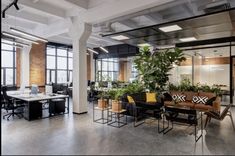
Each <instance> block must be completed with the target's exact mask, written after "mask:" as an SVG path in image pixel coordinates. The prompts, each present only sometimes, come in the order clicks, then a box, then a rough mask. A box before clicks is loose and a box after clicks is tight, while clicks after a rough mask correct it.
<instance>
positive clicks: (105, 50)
mask: <svg viewBox="0 0 235 156" xmlns="http://www.w3.org/2000/svg"><path fill="white" fill-rule="evenodd" d="M99 48H100V49H101V50H103V51H104V52H106V53H109V51H108V50H107V49H105V48H104V47H99Z"/></svg>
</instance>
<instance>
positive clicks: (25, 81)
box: [20, 46, 31, 89]
mask: <svg viewBox="0 0 235 156" xmlns="http://www.w3.org/2000/svg"><path fill="white" fill-rule="evenodd" d="M30 50H31V46H29V47H24V48H23V49H21V51H20V53H21V54H20V61H21V62H20V89H24V88H25V86H29V66H30V64H29V53H30Z"/></svg>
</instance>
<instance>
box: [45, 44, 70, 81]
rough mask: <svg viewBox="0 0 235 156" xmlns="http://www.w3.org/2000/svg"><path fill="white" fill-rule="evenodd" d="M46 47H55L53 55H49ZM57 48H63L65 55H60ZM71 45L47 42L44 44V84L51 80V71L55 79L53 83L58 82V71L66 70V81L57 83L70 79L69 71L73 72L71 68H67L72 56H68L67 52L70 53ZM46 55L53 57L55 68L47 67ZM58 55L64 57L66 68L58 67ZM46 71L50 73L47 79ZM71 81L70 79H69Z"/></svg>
mask: <svg viewBox="0 0 235 156" xmlns="http://www.w3.org/2000/svg"><path fill="white" fill-rule="evenodd" d="M48 47H50V48H54V49H55V55H51V54H47V49H48ZM58 49H63V50H66V56H60V55H58V52H57V51H58ZM71 49H72V47H71V46H68V45H61V44H56V43H55V44H51V43H50V44H47V46H46V50H45V51H46V66H45V69H46V74H45V77H46V84H49V83H50V82H52V79H51V78H52V71H54V72H55V81H54V82H53V83H58V80H57V79H58V71H66V75H67V76H66V79H67V81H66V82H59V83H67V82H69V80H70V74H69V73H70V72H72V73H73V69H69V59H70V58H71V59H73V57H71V56H69V53H72V51H71ZM47 56H52V57H54V58H55V68H54V69H50V68H48V67H47ZM58 57H60V58H66V69H58ZM47 71H49V73H50V75H49V80H48V79H47V76H48V73H47ZM71 82H72V81H71Z"/></svg>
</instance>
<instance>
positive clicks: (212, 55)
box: [170, 43, 235, 104]
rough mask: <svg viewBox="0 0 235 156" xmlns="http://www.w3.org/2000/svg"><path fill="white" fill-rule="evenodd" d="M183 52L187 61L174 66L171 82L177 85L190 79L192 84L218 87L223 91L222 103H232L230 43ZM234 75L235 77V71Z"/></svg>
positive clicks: (194, 48)
mask: <svg viewBox="0 0 235 156" xmlns="http://www.w3.org/2000/svg"><path fill="white" fill-rule="evenodd" d="M183 50H184V54H185V57H186V61H184V62H182V63H181V64H180V65H179V66H177V65H175V66H174V68H173V69H172V70H171V72H170V74H172V75H171V76H170V82H171V83H173V84H176V85H177V84H179V83H180V82H181V81H182V80H183V79H189V80H190V82H191V83H192V84H198V83H199V84H202V85H203V84H204V85H209V86H213V85H217V86H219V87H220V88H221V90H222V103H223V104H228V103H230V102H231V101H230V98H231V96H233V95H234V94H231V93H234V86H232V88H233V92H231V88H230V87H231V85H234V83H233V84H231V82H230V69H231V67H230V66H231V64H230V52H231V51H230V43H227V44H223V45H221V44H218V45H207V46H201V47H193V48H192V47H190V48H187V49H186V48H183ZM234 50H235V49H234ZM234 53H235V52H234ZM234 64H235V63H234ZM233 71H234V69H233ZM233 74H234V75H235V71H234V72H233ZM233 81H234V76H233Z"/></svg>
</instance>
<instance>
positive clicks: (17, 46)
mask: <svg viewBox="0 0 235 156" xmlns="http://www.w3.org/2000/svg"><path fill="white" fill-rule="evenodd" d="M1 43H2V44H6V45H10V46H13V47H16V48H21V49H22V48H23V46H19V45H16V44H14V43H13V44H11V43H7V42H4V41H1Z"/></svg>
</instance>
